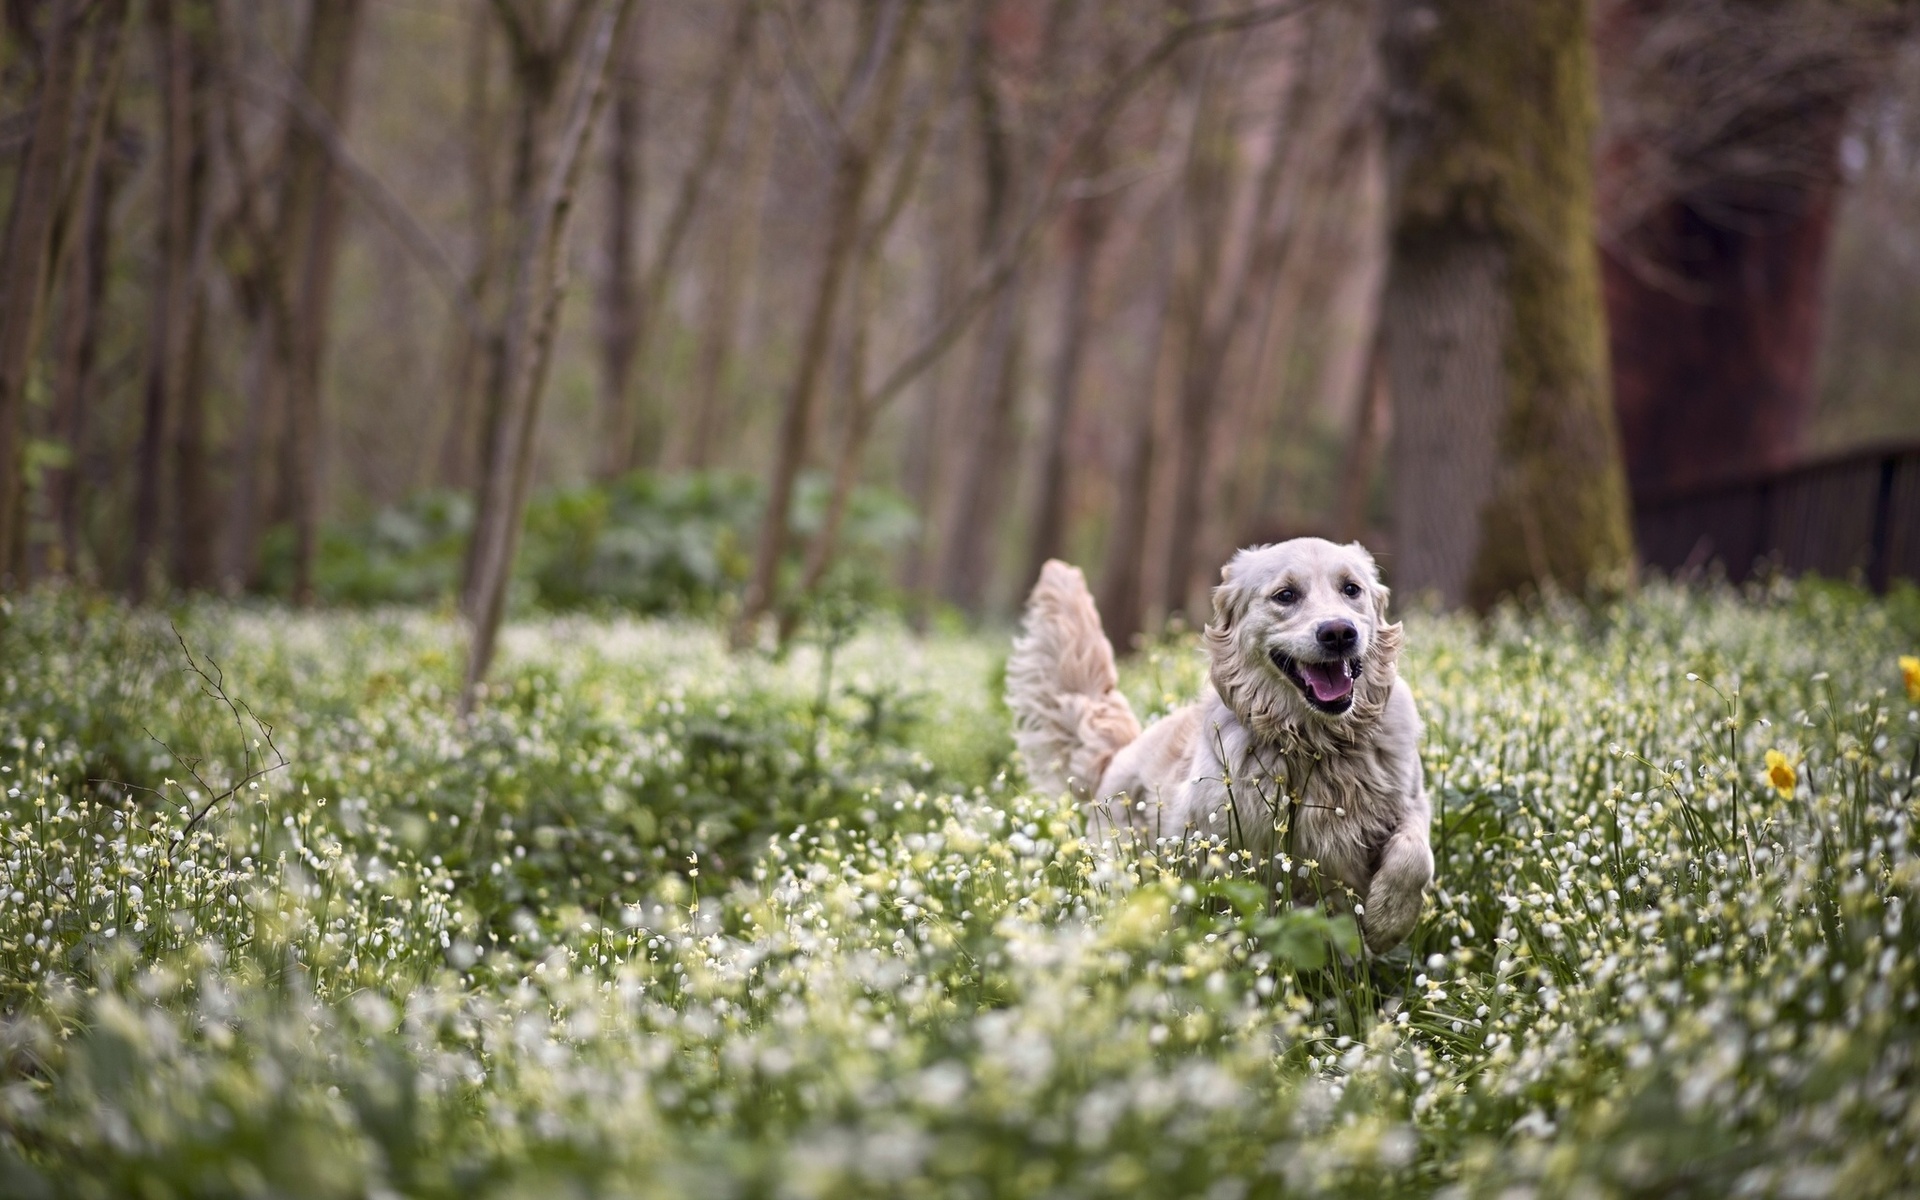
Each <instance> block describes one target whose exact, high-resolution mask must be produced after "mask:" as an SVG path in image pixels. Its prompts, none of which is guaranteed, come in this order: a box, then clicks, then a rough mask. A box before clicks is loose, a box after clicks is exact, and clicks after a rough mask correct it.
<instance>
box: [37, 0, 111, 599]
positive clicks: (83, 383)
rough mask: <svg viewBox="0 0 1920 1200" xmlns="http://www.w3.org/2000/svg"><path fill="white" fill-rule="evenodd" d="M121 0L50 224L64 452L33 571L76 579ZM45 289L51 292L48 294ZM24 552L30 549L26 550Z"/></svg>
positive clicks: (95, 54)
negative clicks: (47, 531)
mask: <svg viewBox="0 0 1920 1200" xmlns="http://www.w3.org/2000/svg"><path fill="white" fill-rule="evenodd" d="M126 21H127V4H126V3H125V0H118V2H116V3H111V4H106V5H102V6H99V7H98V8H96V10H95V13H94V18H93V23H92V27H91V30H90V33H89V38H88V40H89V43H90V44H89V49H88V58H89V62H88V66H87V82H86V87H85V91H84V98H83V99H82V100H81V101H80V103H79V105H78V116H79V119H78V122H77V129H76V132H75V138H76V142H75V146H74V149H73V150H72V151H71V152H70V158H71V159H72V160H73V161H72V162H71V164H70V167H71V169H70V170H69V171H68V173H67V174H68V182H67V186H66V187H64V188H63V194H64V195H65V196H67V197H68V199H67V200H64V201H63V202H62V204H61V208H62V210H63V211H62V212H61V213H60V214H59V218H58V221H57V225H56V232H55V238H54V240H55V242H56V248H55V251H54V260H55V264H54V266H53V267H52V273H53V274H55V275H58V276H59V277H60V279H61V283H60V301H61V303H60V322H59V333H58V338H57V342H56V344H55V346H54V351H53V356H52V357H53V363H52V385H53V386H52V393H53V395H52V401H53V403H52V412H51V413H50V414H49V429H48V433H49V434H50V436H51V437H52V439H53V440H54V442H55V443H56V444H57V445H59V446H61V447H63V448H64V449H65V451H66V457H65V461H64V462H63V463H59V464H56V465H54V466H52V467H50V468H49V469H48V470H47V471H46V473H45V476H44V488H45V501H44V509H45V515H46V518H47V519H48V520H49V521H50V522H51V523H52V525H53V539H52V541H51V543H50V544H48V545H47V546H45V547H43V548H41V553H40V556H39V557H40V559H41V561H40V563H39V564H38V568H37V569H45V570H51V571H52V572H54V573H56V574H62V575H69V576H72V575H74V574H76V572H77V571H78V567H79V560H80V546H81V541H80V509H79V501H80V488H79V479H80V469H79V468H80V458H81V456H82V454H83V453H84V450H85V442H86V437H87V432H88V421H87V415H88V410H89V408H90V407H91V405H92V402H93V395H92V393H93V388H94V382H95V366H96V361H97V359H98V353H99V337H100V310H101V305H102V303H103V302H104V299H105V295H106V286H107V266H108V256H109V243H110V239H111V236H112V228H111V222H110V220H109V217H110V206H111V200H112V192H113V188H114V185H115V183H116V182H117V180H116V176H117V172H116V171H115V170H113V169H112V167H111V166H110V165H109V164H108V162H107V155H106V153H105V145H106V142H107V139H108V136H109V133H110V131H111V129H112V126H113V123H114V115H115V112H116V109H117V106H118V102H119V94H120V78H121V73H122V67H123V65H124V63H125V59H126V48H127V42H128V40H129V39H128V38H127V37H126V36H125V32H126V30H125V27H126ZM50 290H51V289H50ZM30 549H31V548H30Z"/></svg>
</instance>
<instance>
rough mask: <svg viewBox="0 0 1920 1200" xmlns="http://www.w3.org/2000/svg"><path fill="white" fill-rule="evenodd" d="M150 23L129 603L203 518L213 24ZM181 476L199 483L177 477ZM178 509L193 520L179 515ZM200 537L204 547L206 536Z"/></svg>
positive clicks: (165, 1)
mask: <svg viewBox="0 0 1920 1200" xmlns="http://www.w3.org/2000/svg"><path fill="white" fill-rule="evenodd" d="M152 17H153V23H154V42H155V50H156V54H157V57H158V59H159V75H160V79H161V120H162V137H161V201H160V203H161V218H160V237H159V253H158V255H157V271H156V274H155V279H154V285H153V294H152V298H151V302H150V309H149V314H150V319H149V324H148V341H147V363H146V377H145V382H144V384H143V396H144V402H143V405H142V414H141V416H142V423H141V431H140V441H139V448H138V452H137V453H138V457H137V459H136V461H135V484H134V524H133V547H132V557H131V559H130V561H129V564H128V571H127V589H128V591H129V593H130V594H131V595H132V596H133V597H134V599H136V600H140V599H144V598H145V597H146V595H147V592H148V589H149V588H151V587H152V586H153V585H154V584H155V583H156V582H157V580H156V579H155V578H154V575H155V572H156V570H157V569H158V564H157V563H156V561H155V556H156V555H157V554H158V553H159V551H160V547H161V543H162V540H163V538H164V537H165V535H166V533H167V531H168V529H169V528H170V527H172V528H174V529H175V531H176V537H181V536H187V535H186V534H185V533H183V532H182V531H180V530H179V529H178V527H179V525H181V524H183V523H184V522H185V521H187V520H200V519H204V517H205V505H204V500H203V496H204V492H203V491H202V489H203V487H204V484H205V472H204V440H203V430H204V408H203V402H202V397H201V396H200V395H199V394H198V389H199V388H200V386H201V385H202V384H203V382H204V380H203V379H202V378H201V377H200V372H199V371H198V369H197V367H196V365H195V362H194V357H195V353H196V347H197V346H199V345H201V341H200V339H201V337H202V336H203V334H202V330H201V328H200V326H201V324H202V322H203V321H204V320H205V307H206V296H205V267H206V263H207V255H206V252H205V250H206V238H207V237H208V236H209V233H208V230H209V228H210V226H209V224H208V223H209V222H210V220H211V216H212V214H211V209H210V205H209V201H208V196H207V178H208V155H209V152H210V146H209V138H208V121H207V115H208V114H207V106H208V99H209V83H210V80H211V75H212V53H211V48H210V44H209V40H208V39H209V35H210V33H211V30H212V28H213V20H214V14H213V10H212V7H211V5H210V4H208V3H206V2H205V0H156V3H155V4H154V5H153V8H152ZM190 390H192V391H193V392H194V394H192V395H189V394H188V393H189V391H190ZM170 451H171V453H169V452H170ZM169 460H171V466H172V470H171V471H169V469H168V468H169ZM183 466H184V467H185V469H187V470H189V471H196V472H197V474H196V475H194V476H193V477H191V478H188V477H183V474H182V468H183ZM169 483H170V484H171V485H170V486H169ZM182 501H185V502H186V503H187V504H188V505H190V506H191V509H192V511H190V512H188V511H183V510H182ZM199 532H200V536H202V537H206V536H208V534H209V532H210V531H207V530H201V531H199ZM195 565H197V564H195Z"/></svg>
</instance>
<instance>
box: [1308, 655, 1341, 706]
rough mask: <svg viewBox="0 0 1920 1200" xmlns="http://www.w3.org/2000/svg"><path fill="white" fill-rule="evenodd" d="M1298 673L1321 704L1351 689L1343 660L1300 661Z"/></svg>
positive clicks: (1330, 701) (1331, 700)
mask: <svg viewBox="0 0 1920 1200" xmlns="http://www.w3.org/2000/svg"><path fill="white" fill-rule="evenodd" d="M1300 674H1301V676H1302V677H1304V678H1305V679H1306V681H1307V686H1308V687H1309V688H1311V689H1312V690H1313V698H1314V699H1315V700H1318V701H1320V702H1321V703H1322V704H1331V703H1332V702H1333V701H1335V700H1338V699H1340V697H1342V696H1344V695H1346V694H1347V693H1348V692H1351V691H1352V690H1353V680H1351V679H1349V678H1347V664H1345V663H1343V662H1330V663H1301V664H1300Z"/></svg>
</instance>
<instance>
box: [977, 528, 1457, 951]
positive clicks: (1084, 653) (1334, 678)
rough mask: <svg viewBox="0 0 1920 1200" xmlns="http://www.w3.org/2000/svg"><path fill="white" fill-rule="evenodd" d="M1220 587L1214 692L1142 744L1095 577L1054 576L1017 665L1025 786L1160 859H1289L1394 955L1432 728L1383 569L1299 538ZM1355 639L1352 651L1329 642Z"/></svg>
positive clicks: (1427, 868) (1253, 552)
mask: <svg viewBox="0 0 1920 1200" xmlns="http://www.w3.org/2000/svg"><path fill="white" fill-rule="evenodd" d="M1220 577H1221V583H1220V586H1219V587H1217V588H1215V589H1214V592H1213V621H1212V623H1211V624H1209V625H1208V626H1207V629H1206V634H1205V643H1206V649H1207V654H1208V657H1209V659H1210V661H1211V676H1212V683H1213V686H1212V687H1211V688H1209V689H1208V690H1207V694H1206V695H1205V696H1203V697H1202V698H1201V699H1200V700H1199V702H1198V703H1195V704H1190V705H1187V706H1186V707H1184V708H1181V709H1177V710H1175V711H1174V712H1171V713H1169V714H1167V715H1166V716H1165V717H1162V718H1161V719H1160V720H1158V721H1155V722H1154V723H1153V725H1151V726H1150V727H1148V728H1147V729H1146V730H1145V731H1144V732H1143V731H1142V730H1141V728H1140V722H1139V721H1138V720H1137V719H1136V718H1135V717H1134V714H1133V710H1132V708H1131V707H1129V705H1128V704H1127V700H1126V697H1125V696H1123V695H1121V694H1120V692H1119V691H1118V690H1117V688H1116V682H1117V676H1116V674H1115V671H1114V663H1113V646H1112V644H1111V643H1110V642H1108V641H1107V637H1106V634H1105V633H1104V632H1103V631H1102V629H1101V627H1100V614H1099V611H1098V610H1097V609H1096V608H1095V607H1094V603H1093V597H1092V596H1091V595H1089V594H1088V592H1087V585H1086V580H1085V579H1084V578H1083V577H1082V576H1081V574H1080V572H1079V571H1078V570H1076V569H1075V568H1073V567H1070V566H1068V565H1067V564H1065V563H1062V562H1058V561H1054V562H1049V563H1047V565H1046V566H1045V567H1044V568H1043V569H1042V570H1041V572H1040V580H1039V582H1038V583H1037V584H1035V585H1034V589H1033V594H1032V596H1031V597H1030V598H1029V600H1028V601H1027V613H1026V624H1025V631H1024V633H1023V634H1022V636H1021V637H1020V638H1019V639H1018V640H1016V641H1015V642H1014V648H1013V656H1012V658H1011V659H1010V660H1009V661H1008V663H1007V692H1006V695H1007V705H1008V707H1009V708H1011V709H1012V710H1013V717H1014V740H1015V741H1016V742H1017V743H1018V744H1019V747H1020V752H1021V755H1022V756H1023V757H1024V758H1025V759H1026V763H1027V771H1028V774H1029V775H1030V776H1031V778H1032V780H1033V782H1034V784H1035V785H1036V786H1038V787H1041V788H1046V789H1053V790H1059V789H1071V790H1072V791H1073V792H1074V793H1075V794H1076V795H1078V796H1080V797H1082V798H1083V799H1087V800H1090V801H1092V802H1093V807H1094V814H1095V817H1096V819H1097V820H1099V821H1101V822H1102V823H1104V824H1107V825H1108V827H1109V828H1112V829H1115V830H1127V831H1131V832H1132V833H1133V834H1134V835H1136V836H1138V835H1144V836H1145V837H1146V839H1147V840H1148V841H1149V842H1150V843H1152V844H1155V845H1158V844H1160V843H1161V842H1163V841H1164V840H1165V839H1169V838H1171V839H1174V840H1175V842H1176V843H1179V844H1183V845H1186V846H1191V844H1192V842H1193V840H1194V839H1206V838H1216V839H1219V840H1220V841H1222V842H1226V843H1230V844H1231V845H1233V846H1235V847H1238V848H1240V849H1243V850H1245V851H1248V852H1250V853H1251V854H1253V855H1254V856H1255V861H1263V860H1266V859H1268V858H1271V857H1272V856H1273V855H1274V854H1275V853H1276V852H1277V851H1283V850H1284V851H1290V852H1291V854H1292V856H1293V857H1292V864H1293V866H1294V868H1295V870H1296V871H1298V870H1300V869H1301V868H1302V867H1307V868H1308V870H1307V875H1308V876H1309V877H1311V876H1312V874H1313V871H1312V866H1311V864H1317V867H1318V872H1319V876H1320V878H1321V879H1322V880H1332V881H1336V882H1337V883H1339V884H1344V885H1345V886H1346V888H1349V889H1351V890H1352V893H1353V895H1355V896H1357V897H1359V898H1361V900H1362V901H1363V904H1362V905H1361V907H1360V910H1359V915H1360V924H1361V928H1362V929H1363V930H1364V932H1365V934H1366V940H1367V944H1368V946H1369V947H1371V948H1372V949H1373V950H1375V951H1376V952H1378V951H1383V950H1386V949H1389V948H1390V947H1392V946H1395V945H1397V944H1398V943H1400V942H1401V941H1403V940H1405V938H1406V936H1407V935H1408V934H1409V933H1410V932H1412V930H1413V926H1414V922H1415V921H1416V920H1418V918H1419V916H1420V906H1421V901H1422V898H1423V896H1424V894H1425V891H1426V887H1427V884H1428V882H1429V881H1430V880H1431V879H1432V878H1433V853H1432V851H1431V850H1430V849H1429V847H1428V844H1427V830H1428V824H1429V821H1430V819H1431V818H1430V814H1429V811H1428V807H1427V797H1426V788H1425V784H1424V781H1423V776H1422V773H1421V768H1420V755H1419V748H1420V717H1419V714H1418V713H1416V712H1415V711H1414V705H1413V697H1412V696H1411V695H1409V694H1408V691H1407V688H1406V687H1405V686H1404V685H1403V684H1401V683H1400V682H1399V677H1398V674H1397V671H1396V664H1397V660H1398V658H1399V654H1400V639H1401V627H1400V626H1399V625H1398V624H1391V625H1390V624H1388V623H1387V589H1386V588H1385V587H1384V586H1382V585H1381V583H1380V576H1379V571H1378V569H1377V568H1376V567H1375V565H1374V562H1373V558H1372V557H1371V556H1370V555H1368V553H1367V552H1366V550H1365V549H1363V548H1362V547H1361V546H1360V545H1359V544H1358V543H1354V544H1351V545H1346V546H1339V545H1335V544H1334V543H1332V542H1328V541H1323V540H1321V539H1319V538H1296V539H1294V540H1293V541H1289V542H1282V543H1280V544H1278V545H1273V546H1256V547H1254V548H1252V549H1247V550H1242V551H1240V552H1239V553H1238V554H1236V555H1234V557H1233V561H1231V562H1230V563H1228V564H1227V566H1226V567H1225V568H1224V569H1223V570H1222V571H1221V573H1220ZM1348 593H1352V594H1351V595H1349V594H1348ZM1349 627H1350V634H1351V637H1352V639H1353V640H1352V644H1351V645H1350V646H1340V647H1337V648H1333V647H1330V646H1329V645H1328V644H1326V643H1323V642H1321V641H1320V640H1319V639H1318V637H1317V634H1319V633H1320V632H1322V631H1328V636H1329V637H1331V638H1334V639H1336V640H1337V639H1338V638H1339V637H1340V636H1341V635H1343V634H1345V633H1348V632H1349ZM1346 678H1350V679H1351V685H1350V691H1348V692H1346V693H1344V694H1342V693H1341V692H1340V689H1341V686H1342V683H1341V680H1342V679H1346ZM1322 692H1324V693H1326V697H1325V698H1324V699H1323V698H1321V696H1320V693H1322ZM1281 829H1285V830H1287V844H1286V845H1282V846H1276V845H1275V836H1276V831H1277V830H1281ZM1340 890H1341V889H1339V888H1337V887H1334V888H1328V889H1327V891H1328V892H1330V893H1332V894H1334V895H1335V896H1336V898H1337V895H1338V893H1339V892H1340ZM1305 894H1308V895H1311V894H1312V888H1311V886H1309V887H1308V889H1307V891H1306V893H1305Z"/></svg>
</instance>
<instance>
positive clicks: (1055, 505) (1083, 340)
mask: <svg viewBox="0 0 1920 1200" xmlns="http://www.w3.org/2000/svg"><path fill="white" fill-rule="evenodd" d="M1106 163H1107V156H1106V153H1105V148H1104V146H1103V145H1100V144H1096V145H1095V146H1094V147H1093V148H1092V150H1091V151H1090V152H1089V155H1088V159H1087V165H1086V174H1087V175H1088V176H1092V177H1097V176H1098V175H1100V174H1101V172H1103V171H1104V170H1105V168H1106ZM1112 223H1113V200H1112V197H1110V196H1104V195H1090V196H1083V197H1081V198H1079V199H1076V200H1074V201H1073V203H1072V204H1071V205H1070V206H1069V208H1068V210H1067V214H1066V218H1065V221H1064V222H1063V224H1064V233H1065V237H1066V242H1067V248H1066V257H1067V261H1066V279H1065V280H1064V281H1063V282H1062V284H1061V289H1060V345H1059V348H1058V349H1057V350H1056V351H1055V352H1054V361H1053V375H1052V378H1051V380H1050V381H1049V383H1048V388H1047V405H1046V410H1045V413H1044V415H1043V417H1042V420H1041V426H1040V449H1039V453H1038V455H1037V460H1038V463H1039V469H1038V472H1037V478H1036V479H1035V481H1034V495H1035V499H1034V508H1033V529H1032V533H1031V534H1030V535H1029V537H1028V541H1027V562H1026V569H1025V570H1024V571H1023V572H1022V573H1021V576H1020V577H1021V579H1022V580H1027V579H1038V578H1039V577H1040V568H1041V566H1042V565H1044V564H1045V563H1046V561H1047V560H1048V559H1050V558H1058V557H1060V556H1061V555H1062V554H1064V553H1066V539H1067V497H1068V495H1069V487H1070V484H1071V481H1072V472H1071V464H1070V463H1069V461H1068V456H1067V438H1068V434H1069V432H1070V431H1071V429H1072V427H1073V414H1074V402H1075V400H1076V399H1077V398H1078V396H1079V393H1080V377H1081V375H1082V373H1083V369H1084V367H1085V364H1086V356H1087V343H1088V340H1089V336H1090V334H1091V333H1092V326H1093V291H1094V288H1093V276H1094V268H1095V267H1096V265H1097V264H1098V263H1099V260H1100V248H1101V246H1102V245H1103V244H1104V243H1105V242H1106V239H1107V231H1108V229H1109V228H1111V226H1112Z"/></svg>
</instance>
